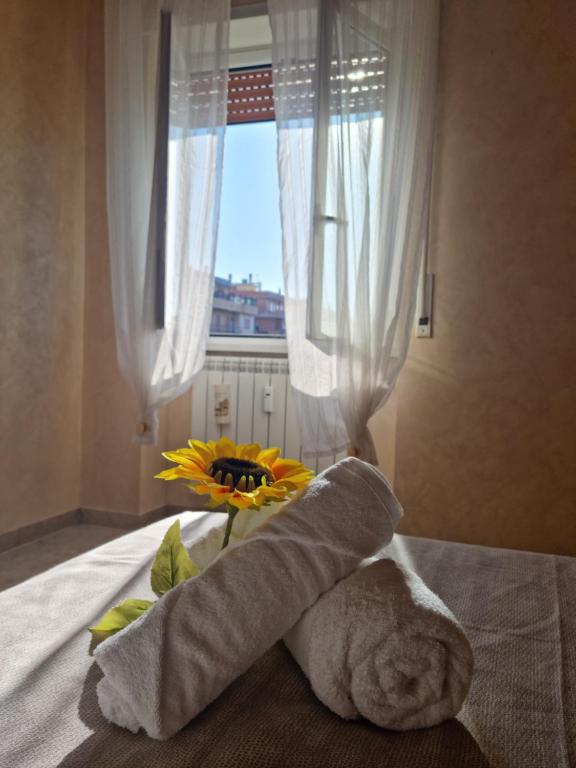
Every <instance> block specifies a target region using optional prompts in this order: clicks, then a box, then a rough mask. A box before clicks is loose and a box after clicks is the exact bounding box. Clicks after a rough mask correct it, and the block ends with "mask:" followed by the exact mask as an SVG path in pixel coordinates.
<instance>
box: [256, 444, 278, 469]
mask: <svg viewBox="0 0 576 768" xmlns="http://www.w3.org/2000/svg"><path fill="white" fill-rule="evenodd" d="M278 456H280V448H266V449H265V450H264V451H260V453H259V454H258V457H257V458H256V461H257V462H258V464H264V465H265V466H266V467H271V466H272V465H273V464H274V462H275V461H276V459H277V458H278Z"/></svg>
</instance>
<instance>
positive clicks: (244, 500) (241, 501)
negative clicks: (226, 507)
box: [226, 491, 256, 509]
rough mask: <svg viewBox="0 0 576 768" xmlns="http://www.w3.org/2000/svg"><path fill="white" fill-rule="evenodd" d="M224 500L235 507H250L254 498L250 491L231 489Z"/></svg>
mask: <svg viewBox="0 0 576 768" xmlns="http://www.w3.org/2000/svg"><path fill="white" fill-rule="evenodd" d="M226 501H227V503H228V504H231V505H232V506H233V507H236V509H248V507H252V506H253V505H254V503H255V501H256V499H255V496H254V494H252V493H242V491H233V492H232V493H231V494H230V496H229V497H228V499H227V500H226Z"/></svg>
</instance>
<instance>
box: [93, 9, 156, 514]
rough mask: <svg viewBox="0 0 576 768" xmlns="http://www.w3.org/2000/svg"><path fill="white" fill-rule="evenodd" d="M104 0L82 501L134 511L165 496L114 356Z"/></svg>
mask: <svg viewBox="0 0 576 768" xmlns="http://www.w3.org/2000/svg"><path fill="white" fill-rule="evenodd" d="M103 14H104V4H103V2H102V0H91V2H90V10H89V18H88V44H87V48H88V55H87V68H86V286H87V290H86V301H85V328H86V335H85V339H86V345H85V356H84V380H83V427H84V440H83V446H82V447H83V450H82V489H81V504H82V506H83V507H89V508H92V509H102V510H108V511H122V512H130V513H134V514H139V513H141V512H145V511H147V510H149V509H154V508H156V507H159V506H162V505H163V504H165V503H166V488H165V485H164V483H161V482H160V481H159V480H154V479H153V475H154V473H155V472H157V471H159V470H160V469H161V468H162V467H163V460H162V458H161V455H160V451H161V450H162V443H163V440H164V434H165V424H166V419H165V418H163V419H162V425H161V433H160V445H159V446H156V447H146V448H141V447H140V446H138V445H137V444H135V443H133V442H132V436H133V434H134V432H135V429H136V423H137V417H138V413H137V409H136V405H135V401H134V398H133V396H132V393H131V390H130V388H129V386H128V384H127V383H126V382H125V381H124V379H123V377H122V376H121V374H120V372H119V370H118V366H117V363H116V342H115V337H114V316H113V309H112V293H111V287H110V261H109V256H108V235H107V222H106V189H105V171H106V169H105V125H104V15H103Z"/></svg>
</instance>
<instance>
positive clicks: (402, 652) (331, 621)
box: [284, 559, 473, 731]
mask: <svg viewBox="0 0 576 768" xmlns="http://www.w3.org/2000/svg"><path fill="white" fill-rule="evenodd" d="M284 642H285V643H286V645H287V646H288V648H289V650H290V652H291V653H292V655H293V656H294V658H295V659H296V661H297V662H298V664H299V665H300V666H301V668H302V670H303V671H304V673H305V674H306V676H307V677H308V679H309V680H310V683H311V685H312V688H313V690H314V692H315V693H316V695H317V696H318V698H319V699H320V701H322V702H323V703H324V704H325V705H326V706H327V707H329V708H330V709H331V710H332V711H333V712H335V713H336V714H338V715H340V716H341V717H343V718H346V719H356V718H360V717H365V718H366V719H368V720H371V721H372V722H373V723H375V724H376V725H379V726H382V727H384V728H389V729H391V730H395V731H406V730H410V729H413V728H426V727H428V726H432V725H437V724H438V723H440V722H442V721H444V720H447V719H448V718H450V717H453V716H454V715H456V714H457V712H458V711H459V710H460V708H461V706H462V703H463V701H464V699H465V697H466V694H467V692H468V688H469V687H470V681H471V679H472V670H473V657H472V650H471V648H470V644H469V643H468V640H467V638H466V635H465V634H464V631H463V630H462V628H461V626H460V625H459V624H458V622H457V621H456V619H455V618H454V616H453V615H452V613H451V612H450V611H449V609H448V608H447V607H446V606H445V605H444V603H443V602H442V601H441V600H440V598H439V597H437V596H436V595H435V594H434V593H433V592H431V591H430V590H429V589H428V587H427V586H426V585H425V584H424V582H423V581H422V580H421V579H420V578H419V577H418V576H417V575H416V574H415V573H413V572H412V571H410V570H408V569H407V568H404V567H402V566H401V565H398V564H397V563H396V562H395V561H394V560H390V559H380V560H374V559H373V560H370V561H368V562H367V563H364V564H363V567H361V568H359V569H358V570H357V571H355V572H354V573H353V574H352V575H351V576H349V577H348V578H345V579H343V580H342V581H340V582H339V583H338V584H336V586H334V587H333V588H332V589H330V590H329V591H328V592H326V593H325V594H323V595H322V596H321V597H320V598H319V600H318V601H317V602H316V603H314V605H313V606H312V607H311V608H309V609H308V610H307V611H306V612H305V613H304V615H303V616H302V618H301V619H300V621H298V622H297V624H295V626H294V627H293V628H292V629H291V630H290V632H288V634H287V635H286V636H285V637H284Z"/></svg>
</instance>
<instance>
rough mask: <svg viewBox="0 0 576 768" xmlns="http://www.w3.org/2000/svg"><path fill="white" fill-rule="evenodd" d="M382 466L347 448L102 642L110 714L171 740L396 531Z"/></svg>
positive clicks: (395, 507)
mask: <svg viewBox="0 0 576 768" xmlns="http://www.w3.org/2000/svg"><path fill="white" fill-rule="evenodd" d="M401 514H402V509H401V507H400V506H399V504H398V502H397V500H396V498H395V496H394V494H393V493H392V491H391V489H390V487H389V485H388V484H387V482H386V480H385V479H384V477H383V476H382V475H381V474H380V473H379V472H378V470H376V469H375V468H374V467H371V466H370V465H368V464H365V463H364V462H361V461H358V460H357V459H345V460H343V461H341V462H339V463H338V464H336V465H335V466H333V467H330V468H329V469H327V470H326V471H325V472H323V473H322V474H321V475H319V476H318V477H317V478H315V480H313V481H312V483H311V484H310V485H309V486H308V488H307V489H306V490H305V491H304V493H303V494H302V495H301V496H300V497H299V498H297V499H295V500H294V501H293V502H291V503H290V504H288V505H287V506H286V507H284V508H283V509H282V510H281V511H280V512H278V514H276V515H274V516H273V517H271V518H270V519H269V520H267V521H266V522H265V523H264V524H263V525H262V526H261V527H259V528H258V529H257V530H255V531H254V532H253V533H252V534H251V535H250V536H249V537H248V538H247V539H245V540H244V541H242V542H241V543H239V544H237V545H233V546H232V547H229V548H228V550H226V551H225V552H224V554H223V556H221V557H218V558H217V559H216V560H215V561H214V562H213V563H212V564H211V565H210V566H209V567H208V568H206V570H205V571H203V572H202V573H201V574H200V575H199V576H197V577H195V578H192V579H189V580H188V581H185V582H183V583H181V584H179V585H178V586H177V587H176V588H175V589H173V590H171V591H170V592H168V593H167V594H166V595H164V597H162V599H160V600H159V601H158V602H157V603H155V604H154V606H153V607H152V608H151V609H150V610H149V611H148V612H147V613H145V614H144V615H143V616H142V617H141V618H139V619H137V620H136V621H135V622H134V623H133V624H130V625H129V626H128V627H126V629H124V630H122V631H121V632H119V633H118V634H116V635H114V636H112V637H111V638H109V639H108V640H106V641H105V642H103V643H102V644H101V645H100V646H98V648H97V649H96V651H95V653H94V655H95V658H96V661H97V662H98V664H99V665H100V667H101V668H102V670H103V672H104V678H103V679H102V680H101V681H100V682H99V684H98V691H97V692H98V702H99V704H100V708H101V710H102V712H103V714H104V716H105V717H107V718H108V719H109V720H111V721H112V722H115V723H117V724H118V725H122V726H124V727H127V728H130V729H131V730H134V731H135V730H137V729H138V727H142V728H144V729H145V731H146V732H147V733H148V735H149V736H151V737H152V738H155V739H167V738H169V737H170V736H172V735H173V734H174V733H176V732H177V731H178V730H179V729H180V728H182V727H183V726H184V725H186V723H188V722H189V721H190V720H191V719H192V718H193V717H195V716H196V715H197V714H198V713H199V712H201V711H202V710H203V709H204V708H205V707H206V706H207V705H208V704H209V703H210V702H211V701H212V700H213V699H215V698H216V697H217V696H218V695H219V694H220V693H221V692H222V691H223V690H224V688H226V686H227V685H229V684H230V683H231V682H232V681H233V680H234V679H235V678H236V677H238V676H239V675H240V674H242V672H244V671H245V670H247V669H248V668H249V667H250V666H251V664H253V662H254V661H256V659H258V658H259V657H260V656H261V655H262V654H263V653H264V652H265V651H267V650H268V648H270V647H271V646H272V645H273V644H274V643H275V642H276V641H277V640H279V639H280V638H281V637H282V636H283V635H284V634H285V633H286V632H287V630H288V629H289V628H290V627H291V626H292V625H293V624H294V623H295V622H296V621H297V620H298V618H299V617H300V616H301V614H302V612H303V611H304V610H306V608H308V607H309V606H310V605H312V604H313V603H314V602H315V601H316V600H317V599H318V597H319V595H320V594H321V593H322V592H325V591H326V590H327V589H329V588H330V587H331V586H333V585H334V584H335V583H336V581H338V580H339V579H342V578H343V577H345V576H347V575H348V574H350V573H351V572H352V571H353V570H354V569H355V568H357V567H358V565H359V563H360V562H361V561H362V560H363V559H364V558H365V557H367V556H369V555H372V554H374V553H375V552H376V551H378V550H379V549H380V548H381V547H382V546H384V545H385V544H386V543H387V542H389V541H390V539H391V537H392V535H393V532H394V527H395V525H396V523H397V522H398V520H399V518H400V516H401Z"/></svg>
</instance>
